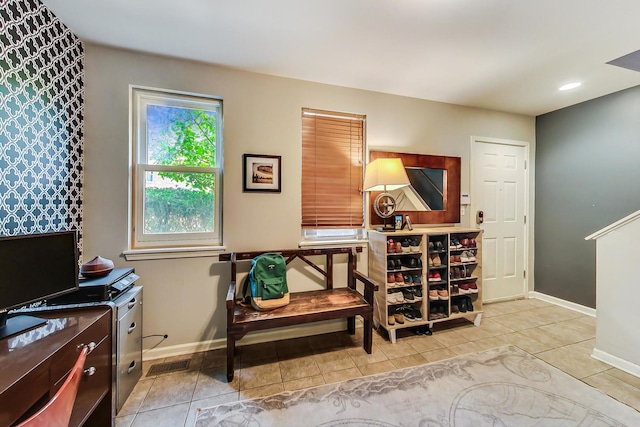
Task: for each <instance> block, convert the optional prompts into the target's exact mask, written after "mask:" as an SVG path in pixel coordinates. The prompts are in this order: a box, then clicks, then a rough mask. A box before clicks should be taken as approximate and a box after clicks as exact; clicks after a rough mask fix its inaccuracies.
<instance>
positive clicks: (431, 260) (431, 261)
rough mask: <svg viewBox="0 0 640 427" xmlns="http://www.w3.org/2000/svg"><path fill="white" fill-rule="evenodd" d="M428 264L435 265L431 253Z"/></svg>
mask: <svg viewBox="0 0 640 427" xmlns="http://www.w3.org/2000/svg"><path fill="white" fill-rule="evenodd" d="M427 264H428V265H429V267H431V266H433V257H432V256H431V255H429V256H428V257H427Z"/></svg>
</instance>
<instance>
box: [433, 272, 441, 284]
mask: <svg viewBox="0 0 640 427" xmlns="http://www.w3.org/2000/svg"><path fill="white" fill-rule="evenodd" d="M441 280H442V277H440V272H439V271H434V272H433V281H434V282H439V281H441Z"/></svg>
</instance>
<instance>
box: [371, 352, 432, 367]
mask: <svg viewBox="0 0 640 427" xmlns="http://www.w3.org/2000/svg"><path fill="white" fill-rule="evenodd" d="M391 363H393V366H395V367H396V368H398V369H403V368H409V367H411V366H418V365H424V364H425V363H429V362H428V361H427V359H425V358H424V356H423V355H422V354H412V355H411V356H404V357H398V358H396V359H391ZM361 371H362V370H361Z"/></svg>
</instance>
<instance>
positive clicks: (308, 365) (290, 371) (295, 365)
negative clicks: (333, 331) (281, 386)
mask: <svg viewBox="0 0 640 427" xmlns="http://www.w3.org/2000/svg"><path fill="white" fill-rule="evenodd" d="M280 374H281V375H282V381H284V382H286V381H291V380H297V379H300V378H305V377H312V376H315V375H320V369H319V368H318V364H317V363H316V361H315V359H314V358H313V356H307V357H301V358H298V359H291V360H285V361H283V362H280Z"/></svg>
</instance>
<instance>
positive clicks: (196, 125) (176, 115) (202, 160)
mask: <svg viewBox="0 0 640 427" xmlns="http://www.w3.org/2000/svg"><path fill="white" fill-rule="evenodd" d="M216 114H217V113H216V111H207V110H197V109H191V108H181V107H172V106H166V105H152V104H148V105H147V153H146V155H147V163H148V164H151V165H171V166H201V167H215V166H216V164H215V163H216Z"/></svg>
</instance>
